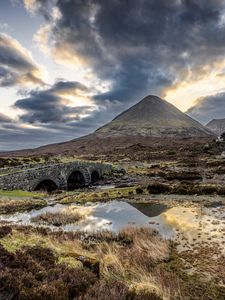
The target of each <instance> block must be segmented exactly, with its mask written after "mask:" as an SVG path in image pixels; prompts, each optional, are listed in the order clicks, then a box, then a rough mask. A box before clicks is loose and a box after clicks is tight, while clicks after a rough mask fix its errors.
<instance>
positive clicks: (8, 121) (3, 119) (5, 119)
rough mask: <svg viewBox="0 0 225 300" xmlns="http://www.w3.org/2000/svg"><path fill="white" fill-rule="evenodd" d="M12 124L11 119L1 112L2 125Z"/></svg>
mask: <svg viewBox="0 0 225 300" xmlns="http://www.w3.org/2000/svg"><path fill="white" fill-rule="evenodd" d="M11 122H12V119H11V118H9V117H8V116H6V115H4V114H2V113H1V112H0V124H2V123H11Z"/></svg>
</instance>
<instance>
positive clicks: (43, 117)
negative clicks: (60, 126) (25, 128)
mask: <svg viewBox="0 0 225 300" xmlns="http://www.w3.org/2000/svg"><path fill="white" fill-rule="evenodd" d="M87 91H88V88H87V87H85V86H84V85H82V84H80V83H79V82H65V81H58V82H56V83H55V84H54V85H53V86H52V87H50V88H49V89H45V90H33V91H30V92H28V97H26V98H23V99H20V100H17V101H16V103H15V104H14V107H15V108H19V109H21V110H23V112H24V113H23V114H22V115H20V120H21V121H23V122H27V123H31V124H34V123H46V124H47V123H67V122H71V121H75V120H80V119H81V118H82V116H85V115H88V114H90V112H91V111H92V110H93V109H94V105H93V106H87V105H78V106H75V105H74V104H73V102H72V100H69V99H68V98H69V97H70V96H72V97H73V98H78V100H79V99H80V98H81V97H82V100H85V95H83V94H82V92H87Z"/></svg>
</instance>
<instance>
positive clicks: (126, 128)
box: [96, 95, 212, 137]
mask: <svg viewBox="0 0 225 300" xmlns="http://www.w3.org/2000/svg"><path fill="white" fill-rule="evenodd" d="M96 133H97V134H98V135H101V136H111V137H112V136H114V137H116V136H126V135H129V136H130V135H133V136H137V135H140V136H151V137H164V136H166V137H169V136H172V137H196V136H200V137H206V136H210V135H212V133H211V132H210V131H209V130H208V129H207V128H205V127H204V126H203V125H201V124H200V123H199V122H197V121H195V120H194V119H192V118H191V117H189V116H188V115H186V114H184V113H182V112H181V111H180V110H179V109H177V108H176V107H175V106H173V105H172V104H170V103H169V102H167V101H165V100H162V99H160V98H159V97H157V96H152V95H150V96H147V97H145V98H144V99H142V100H141V101H140V102H138V103H137V104H135V105H134V106H132V107H131V108H129V109H128V110H126V111H124V112H122V113H121V114H120V115H118V116H117V117H116V118H115V119H114V120H112V122H110V123H108V124H106V125H105V126H103V127H101V128H99V129H98V130H97V131H96Z"/></svg>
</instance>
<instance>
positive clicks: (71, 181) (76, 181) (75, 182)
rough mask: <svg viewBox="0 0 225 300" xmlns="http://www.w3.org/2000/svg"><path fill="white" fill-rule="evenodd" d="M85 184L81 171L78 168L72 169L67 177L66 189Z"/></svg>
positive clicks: (73, 188) (70, 189)
mask: <svg viewBox="0 0 225 300" xmlns="http://www.w3.org/2000/svg"><path fill="white" fill-rule="evenodd" d="M85 185H86V181H85V177H84V174H83V173H82V171H80V170H74V171H72V172H71V173H70V175H69V176H68V178H67V189H68V190H69V191H72V190H75V189H77V188H81V187H84V186H85Z"/></svg>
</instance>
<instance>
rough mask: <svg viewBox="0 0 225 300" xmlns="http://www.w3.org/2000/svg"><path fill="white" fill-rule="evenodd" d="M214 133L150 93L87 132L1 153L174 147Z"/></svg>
mask: <svg viewBox="0 0 225 300" xmlns="http://www.w3.org/2000/svg"><path fill="white" fill-rule="evenodd" d="M212 137H214V135H213V133H212V132H211V131H209V130H208V129H207V128H206V127H204V126H203V125H201V124H200V123H199V122H197V121H195V120H193V119H192V118H190V117H189V116H187V115H186V114H184V113H182V112H181V111H180V110H179V109H177V108H176V107H174V106H173V105H172V104H170V103H168V102H167V101H165V100H162V99H160V98H159V97H156V96H147V97H145V98H144V99H143V100H141V101H140V102H138V103H137V104H135V105H134V106H132V107H131V108H129V109H128V110H126V111H124V112H122V113H121V114H120V115H118V116H117V117H116V118H115V119H114V120H112V122H110V123H108V124H106V125H105V126H103V127H101V128H99V129H97V130H96V131H95V132H94V133H91V134H89V135H87V136H84V137H81V138H78V139H74V140H71V141H68V142H64V143H58V144H52V145H46V146H42V147H39V148H36V149H29V150H20V151H14V152H8V153H1V156H30V155H37V156H38V155H58V154H60V155H74V154H75V155H84V154H85V155H86V154H90V155H95V154H103V153H109V152H111V153H112V152H113V151H115V149H117V150H118V149H125V148H129V147H133V145H138V147H142V146H144V147H157V145H159V144H167V145H170V146H171V147H173V145H175V144H176V143H178V144H179V143H185V141H182V140H183V139H186V138H189V139H190V143H192V141H194V140H195V141H197V142H199V141H200V138H202V140H204V139H211V138H212ZM171 138H172V139H173V142H172V143H171ZM132 151H133V150H132Z"/></svg>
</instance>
